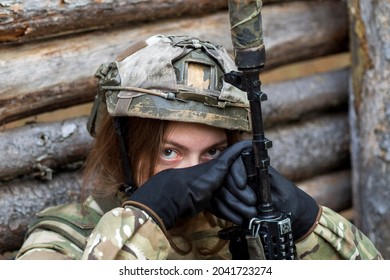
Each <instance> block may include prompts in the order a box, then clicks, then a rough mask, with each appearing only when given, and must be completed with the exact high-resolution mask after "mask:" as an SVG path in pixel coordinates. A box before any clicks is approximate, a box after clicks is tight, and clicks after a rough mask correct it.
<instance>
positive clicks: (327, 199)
mask: <svg viewBox="0 0 390 280" xmlns="http://www.w3.org/2000/svg"><path fill="white" fill-rule="evenodd" d="M348 174H349V173H348V172H347V171H345V172H344V171H342V172H340V173H334V174H327V175H323V176H320V177H316V178H313V179H311V180H308V181H305V182H301V183H298V184H297V185H298V186H299V187H302V188H303V189H304V190H305V191H307V192H308V193H309V194H310V195H312V196H313V197H315V198H316V199H318V201H319V202H320V203H322V204H323V205H329V207H331V208H333V209H345V206H346V205H347V200H348V197H349V198H350V196H351V195H350V194H349V195H348V193H346V191H347V190H350V188H348V187H347V185H349V184H348V183H347V182H348V178H349V176H348ZM347 177H348V178H347ZM80 181H81V178H80V174H79V173H78V172H71V173H69V172H67V173H59V174H54V176H53V180H52V181H49V182H41V181H38V180H25V181H21V180H14V181H12V182H8V183H5V184H4V185H0V197H2V205H3V207H2V208H1V209H0V254H1V253H3V252H5V251H10V250H16V249H18V248H19V247H20V246H21V244H22V241H23V237H24V234H25V232H26V230H27V225H28V224H29V223H31V222H32V221H33V219H34V218H35V213H37V212H38V211H40V210H42V209H44V208H46V207H48V206H51V205H58V204H61V203H68V202H73V201H77V200H78V199H79V186H80ZM349 186H350V185H349ZM344 193H345V196H344ZM341 194H343V196H342V197H339V199H336V200H333V201H332V198H334V197H338V196H340V195H341Z"/></svg>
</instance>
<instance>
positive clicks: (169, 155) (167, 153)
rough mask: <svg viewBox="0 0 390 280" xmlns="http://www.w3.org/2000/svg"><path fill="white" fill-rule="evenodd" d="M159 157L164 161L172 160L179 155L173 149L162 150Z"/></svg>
mask: <svg viewBox="0 0 390 280" xmlns="http://www.w3.org/2000/svg"><path fill="white" fill-rule="evenodd" d="M161 156H162V157H163V158H164V159H174V158H177V157H178V156H179V155H178V153H177V152H176V151H175V150H173V149H163V150H162V152H161Z"/></svg>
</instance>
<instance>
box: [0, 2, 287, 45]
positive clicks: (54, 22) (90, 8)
mask: <svg viewBox="0 0 390 280" xmlns="http://www.w3.org/2000/svg"><path fill="white" fill-rule="evenodd" d="M288 1H292V0H263V4H267V3H276V2H288ZM1 7H2V10H1V11H0V43H3V44H4V43H22V42H23V43H25V42H28V41H32V40H37V39H42V38H49V37H55V36H60V35H63V34H68V33H73V34H74V33H79V32H83V31H87V30H96V29H104V28H107V27H112V26H116V27H118V26H124V25H130V24H139V23H140V22H150V21H157V20H159V19H164V18H177V17H179V16H189V15H190V16H191V15H192V16H193V15H204V14H207V13H212V12H215V11H218V10H221V9H227V7H228V1H226V0H213V1H208V0H186V1H183V0H153V1H151V0H149V1H135V0H129V1H115V0H105V1H94V0H83V1H81V0H73V1H49V2H44V1H40V0H29V1H27V2H26V3H23V2H22V3H21V2H20V1H18V0H9V1H7V2H6V3H2V4H1Z"/></svg>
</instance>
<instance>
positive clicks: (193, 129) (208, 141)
mask: <svg viewBox="0 0 390 280" xmlns="http://www.w3.org/2000/svg"><path fill="white" fill-rule="evenodd" d="M221 141H227V135H226V132H225V130H224V129H222V128H218V127H213V126H209V125H205V124H199V123H185V122H171V123H169V124H168V126H167V129H166V132H165V134H164V137H163V142H165V143H167V142H174V143H177V144H180V145H183V146H184V145H185V146H187V145H193V146H203V145H213V144H215V143H218V142H221Z"/></svg>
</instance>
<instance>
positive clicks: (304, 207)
mask: <svg viewBox="0 0 390 280" xmlns="http://www.w3.org/2000/svg"><path fill="white" fill-rule="evenodd" d="M269 178H270V185H271V195H272V200H273V203H274V206H275V208H276V209H278V210H279V211H283V212H287V213H288V212H289V213H291V223H292V233H293V237H294V240H299V239H300V238H301V237H302V236H304V235H305V234H306V233H308V231H309V230H310V228H311V227H312V226H313V225H314V223H315V222H316V219H317V215H318V213H319V210H320V209H319V206H318V204H317V202H316V201H315V200H314V199H313V198H312V197H311V196H309V195H308V194H307V193H305V192H304V191H302V190H301V189H300V188H298V187H297V186H296V185H294V184H293V183H292V182H290V181H289V180H287V179H286V178H284V177H283V176H282V175H281V174H279V173H278V172H277V171H276V170H275V169H274V168H272V167H271V166H270V167H269Z"/></svg>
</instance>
